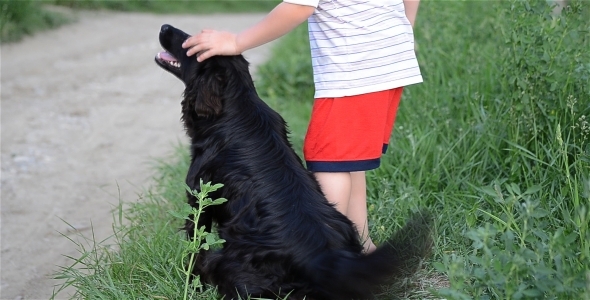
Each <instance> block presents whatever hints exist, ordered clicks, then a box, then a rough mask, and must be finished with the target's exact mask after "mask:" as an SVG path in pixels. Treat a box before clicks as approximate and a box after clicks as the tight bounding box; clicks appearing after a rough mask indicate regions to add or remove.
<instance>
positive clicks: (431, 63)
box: [62, 0, 590, 299]
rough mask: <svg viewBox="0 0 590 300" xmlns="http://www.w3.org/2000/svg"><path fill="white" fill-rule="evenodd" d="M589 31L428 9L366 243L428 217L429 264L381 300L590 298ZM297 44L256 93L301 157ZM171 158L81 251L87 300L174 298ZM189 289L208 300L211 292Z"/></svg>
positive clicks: (533, 13)
mask: <svg viewBox="0 0 590 300" xmlns="http://www.w3.org/2000/svg"><path fill="white" fill-rule="evenodd" d="M589 19H590V7H589V6H587V5H585V4H584V3H583V2H582V1H580V0H577V1H576V0H571V1H570V2H569V7H568V8H566V9H565V10H564V11H563V12H562V13H561V14H560V15H553V14H552V13H551V7H550V6H549V5H548V4H547V2H546V1H529V0H522V1H497V2H490V1H427V0H424V1H423V3H422V4H421V7H420V14H419V17H418V20H417V28H416V39H417V53H418V58H419V61H420V64H421V69H422V72H423V76H424V83H422V84H419V85H415V86H410V87H407V88H406V89H405V91H404V97H403V101H402V103H401V106H400V109H399V113H398V119H397V120H396V128H395V130H394V132H393V135H392V138H391V144H390V147H389V152H388V153H387V154H386V155H385V156H384V157H383V158H382V161H381V167H380V168H379V169H377V170H374V171H370V172H368V173H367V176H368V182H367V185H368V197H369V200H368V201H369V214H370V217H369V220H370V227H371V234H372V235H373V237H374V240H375V241H377V242H381V241H384V240H385V239H386V238H387V237H388V236H390V235H391V234H392V233H393V232H394V231H395V230H396V229H398V228H400V227H401V226H402V225H403V222H404V220H405V218H406V217H407V216H409V215H410V214H411V213H412V212H413V211H417V210H418V208H422V207H428V208H430V210H431V211H433V212H434V213H435V215H436V216H437V219H436V245H435V253H434V255H433V257H432V259H431V260H430V261H427V262H426V263H425V265H424V268H423V270H422V271H420V272H419V274H418V276H415V277H413V278H410V279H409V280H408V281H406V282H403V283H402V284H403V285H404V286H403V287H404V288H409V289H410V291H409V292H400V291H399V290H397V289H396V288H393V289H392V291H391V293H387V294H384V295H381V296H380V297H379V298H380V299H395V298H414V299H425V298H435V297H439V298H441V297H442V298H446V299H590V296H589V295H590V242H589V241H590V231H589V226H588V224H589V222H590V144H589V143H588V140H589V138H590V127H589V124H588V118H589V117H590V82H589V80H590V52H589V51H588V49H590V47H589V46H590V45H589V43H590V32H589V29H590V28H589V25H588V21H587V20H589ZM307 43H308V41H307V37H306V30H305V27H300V28H298V29H297V30H296V31H295V32H294V33H293V34H291V35H289V36H288V37H287V38H285V39H284V40H283V41H282V42H281V44H280V45H279V46H278V47H277V48H276V49H275V52H274V54H273V56H272V58H270V59H269V63H267V64H266V65H264V66H263V67H261V68H260V69H259V70H258V72H259V73H258V74H257V78H258V80H257V82H256V85H257V88H258V92H259V93H260V94H261V96H262V98H263V99H265V100H267V101H268V102H269V104H271V105H272V106H273V107H275V108H276V109H277V110H278V111H279V112H280V113H281V114H282V115H283V116H284V117H285V119H286V120H287V122H288V124H289V126H290V128H291V131H292V133H291V139H292V141H293V142H294V144H295V148H296V150H298V151H299V150H300V149H301V143H302V140H303V136H304V134H305V130H306V128H307V122H308V119H309V112H310V108H311V104H312V100H311V99H312V96H313V84H312V77H311V76H312V74H311V63H310V60H309V48H308V46H307V45H308V44H307ZM177 157H179V163H178V164H163V166H164V167H160V171H159V173H160V174H161V175H160V180H159V181H158V184H157V185H156V186H155V187H153V188H152V189H150V191H149V193H147V194H146V197H145V198H144V199H142V201H139V202H137V203H135V204H133V205H131V206H129V207H128V208H127V209H125V210H124V211H123V214H124V216H125V218H127V219H128V220H129V222H128V223H129V224H128V225H125V226H120V227H118V230H117V233H116V234H115V237H116V239H115V244H116V247H117V248H118V251H114V250H112V249H106V248H104V247H101V246H100V245H98V246H97V245H96V244H95V243H93V242H92V241H91V242H90V243H89V244H90V245H92V247H87V248H83V247H81V257H82V258H81V259H76V262H77V263H78V266H72V267H67V268H64V272H62V276H63V277H65V278H67V279H68V280H69V281H68V282H69V284H72V285H74V286H75V287H76V288H78V291H79V296H80V297H81V298H85V299H88V298H92V299H95V298H107V299H140V298H150V299H178V298H179V297H181V296H180V294H181V291H183V290H184V289H185V288H186V284H185V279H186V276H185V275H186V274H185V272H184V271H183V270H185V269H183V268H184V266H185V265H186V263H187V261H188V259H187V257H189V256H188V254H189V253H191V251H188V250H187V249H189V250H190V249H193V250H194V249H195V248H194V247H195V246H194V245H193V246H188V245H187V244H186V242H184V241H183V240H184V237H183V236H182V234H180V233H178V228H179V227H180V226H181V225H182V220H179V219H180V218H173V217H172V216H171V214H170V213H168V211H170V210H172V211H177V212H179V211H183V208H182V207H183V203H184V202H185V195H184V192H185V189H184V187H183V185H182V181H183V177H184V174H185V173H184V172H185V170H186V160H187V154H186V152H183V153H182V155H178V156H177ZM213 242H215V240H213ZM191 247H193V248H191ZM80 266H82V267H83V269H84V272H82V271H80V270H79V268H80ZM197 283H198V282H197ZM188 291H189V292H188V298H192V299H215V290H214V289H213V288H212V287H207V286H200V285H198V284H197V285H193V286H190V287H189V289H188ZM191 291H192V292H191ZM107 293H108V294H107ZM191 293H193V294H191ZM107 295H108V296H107ZM113 295H114V296H113ZM115 296H116V297H115Z"/></svg>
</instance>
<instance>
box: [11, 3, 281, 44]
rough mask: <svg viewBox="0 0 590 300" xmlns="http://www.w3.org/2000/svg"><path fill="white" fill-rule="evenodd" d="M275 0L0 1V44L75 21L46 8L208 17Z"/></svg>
mask: <svg viewBox="0 0 590 300" xmlns="http://www.w3.org/2000/svg"><path fill="white" fill-rule="evenodd" d="M277 3H279V1H278V0H217V1H214V0H173V1H164V0H44V1H37V0H0V42H3V43H6V42H15V41H19V40H21V39H22V38H23V37H24V36H27V35H32V34H34V33H36V32H38V31H42V30H46V29H51V28H55V27H58V26H60V25H63V24H66V23H69V22H73V21H75V20H74V18H72V17H71V16H67V15H65V14H63V13H60V12H57V11H56V10H51V9H47V7H48V5H54V6H63V7H68V8H72V9H94V10H96V9H107V10H117V11H136V12H137V11H139V12H150V13H163V14H166V13H168V14H169V13H176V14H210V13H238V12H239V13H246V12H268V11H270V10H271V9H272V8H274V7H275V6H276V4H277Z"/></svg>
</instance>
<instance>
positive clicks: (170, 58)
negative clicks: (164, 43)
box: [158, 51, 176, 61]
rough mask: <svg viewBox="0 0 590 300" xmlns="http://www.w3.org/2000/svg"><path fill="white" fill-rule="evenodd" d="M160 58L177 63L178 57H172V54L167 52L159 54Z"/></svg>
mask: <svg viewBox="0 0 590 300" xmlns="http://www.w3.org/2000/svg"><path fill="white" fill-rule="evenodd" d="M158 57H160V58H161V59H163V60H167V61H176V57H174V56H172V54H170V53H168V52H166V51H162V52H160V53H158Z"/></svg>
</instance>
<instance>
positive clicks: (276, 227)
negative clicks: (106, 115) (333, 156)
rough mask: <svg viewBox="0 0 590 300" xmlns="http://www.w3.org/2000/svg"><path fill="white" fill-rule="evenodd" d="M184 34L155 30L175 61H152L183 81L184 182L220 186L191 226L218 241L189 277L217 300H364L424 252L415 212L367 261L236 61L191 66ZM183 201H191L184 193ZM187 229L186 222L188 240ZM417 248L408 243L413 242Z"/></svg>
mask: <svg viewBox="0 0 590 300" xmlns="http://www.w3.org/2000/svg"><path fill="white" fill-rule="evenodd" d="M188 37H189V36H188V35H187V34H186V33H184V32H182V31H181V30H179V29H176V28H174V27H172V26H169V25H163V26H162V29H161V31H160V43H161V44H162V46H163V47H164V48H165V49H166V50H167V52H168V53H170V54H171V55H172V56H174V57H176V58H177V60H178V61H179V62H180V64H181V65H180V67H175V66H173V65H172V64H170V63H169V62H167V60H166V59H162V58H158V57H157V58H156V62H157V63H158V65H160V66H161V67H163V68H164V69H166V70H167V71H169V72H171V73H172V74H174V75H176V76H177V77H178V78H180V79H181V80H182V81H183V82H184V83H185V85H186V89H185V92H184V100H183V101H182V120H183V121H184V125H185V127H186V131H187V134H188V135H189V137H190V139H191V155H192V156H191V165H190V169H189V171H188V175H187V178H186V183H187V184H188V185H189V186H190V187H191V188H192V189H198V188H199V180H200V179H202V180H203V181H204V182H212V183H223V184H224V186H223V188H222V189H220V190H218V191H217V192H215V194H214V195H211V197H212V198H213V199H215V198H218V197H223V198H226V199H228V201H227V202H226V203H224V204H222V205H219V206H210V207H207V208H206V211H205V212H204V213H203V215H202V216H201V218H200V219H199V220H198V224H197V226H198V227H199V228H200V227H201V226H205V227H206V228H207V230H211V228H212V226H213V223H214V222H215V223H216V225H217V230H218V232H219V235H220V237H221V238H223V239H224V240H225V241H226V242H225V244H224V245H223V248H222V249H219V250H214V251H208V252H203V253H200V255H199V259H198V262H197V265H196V266H195V270H194V271H195V273H198V274H200V276H201V278H202V279H203V280H204V281H206V282H209V283H212V284H215V285H217V286H218V290H219V292H220V294H221V295H224V296H225V299H237V298H238V297H241V298H242V299H246V298H247V295H252V296H256V297H264V298H277V297H281V298H282V297H288V299H303V298H304V297H305V299H335V300H336V299H337V300H342V299H368V298H372V297H373V296H372V294H373V292H375V290H376V289H377V288H378V286H379V284H382V283H385V282H386V280H387V279H388V278H391V277H392V276H395V275H400V274H401V273H402V272H403V270H404V268H405V267H407V266H408V265H410V264H413V263H416V260H415V259H414V258H416V257H420V256H423V255H425V253H427V252H428V250H429V248H430V242H429V241H430V239H429V218H424V217H421V216H418V217H417V218H415V219H414V220H413V221H411V222H409V223H408V225H406V227H404V228H403V229H402V230H401V231H400V232H399V233H398V234H397V235H396V236H395V237H394V238H393V239H392V241H391V242H389V243H384V245H383V246H382V247H380V248H378V249H377V250H376V251H375V252H374V253H372V254H369V255H363V254H361V251H362V245H361V243H360V241H359V238H358V234H357V232H356V231H355V229H354V227H353V224H352V223H351V222H350V221H349V220H348V218H346V217H345V216H344V215H342V214H340V213H339V212H338V211H337V210H336V209H335V208H334V207H333V206H332V205H330V204H329V203H328V201H327V200H326V198H325V197H324V195H323V194H322V191H321V190H320V187H319V185H318V183H317V181H316V180H315V178H314V176H313V175H312V174H311V173H310V172H309V171H307V170H306V169H305V168H304V166H303V164H302V162H301V160H300V158H299V157H298V156H297V155H296V153H295V152H294V151H293V149H292V147H291V143H290V142H289V140H288V138H287V133H288V132H287V127H286V124H285V121H284V120H283V118H282V117H281V116H280V115H279V114H278V113H276V112H275V111H273V110H272V109H271V108H270V107H269V106H267V105H266V104H265V103H264V101H262V100H261V99H260V98H259V97H258V95H257V94H256V90H255V88H254V84H253V82H252V78H251V76H250V73H249V71H248V62H247V61H246V60H245V59H244V58H243V57H242V56H241V55H239V56H216V57H212V58H209V59H207V60H206V61H204V62H202V63H199V62H197V61H196V59H195V57H194V56H193V57H187V56H186V49H182V48H181V43H182V42H183V41H184V40H185V39H186V38H188ZM189 203H190V205H192V206H194V207H196V206H197V205H198V203H197V202H196V199H195V198H194V197H193V196H190V195H189ZM194 228H195V224H193V222H187V224H186V228H185V229H186V230H187V232H188V236H189V237H190V236H192V233H193V230H194ZM416 238H417V239H418V240H419V242H418V243H417V244H416V243H414V240H415V239H416Z"/></svg>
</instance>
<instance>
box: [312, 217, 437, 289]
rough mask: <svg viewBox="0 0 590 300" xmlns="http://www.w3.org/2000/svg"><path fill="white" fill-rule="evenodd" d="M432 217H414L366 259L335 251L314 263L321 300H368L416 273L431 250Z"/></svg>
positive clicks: (314, 275)
mask: <svg viewBox="0 0 590 300" xmlns="http://www.w3.org/2000/svg"><path fill="white" fill-rule="evenodd" d="M432 245H433V239H432V215H431V214H430V213H428V212H425V211H423V212H420V213H416V214H414V215H413V216H412V217H411V218H410V219H409V221H408V222H407V223H406V225H405V226H404V227H403V228H402V229H401V230H399V231H398V232H397V233H396V234H395V235H394V236H393V237H392V238H391V239H390V240H389V241H388V242H386V243H384V244H383V245H381V246H380V247H378V248H377V250H375V251H374V252H372V253H371V254H368V255H362V256H358V255H357V256H352V255H351V254H350V253H346V252H344V251H335V252H330V253H329V254H325V255H323V256H321V257H318V258H317V259H314V262H313V263H314V265H313V266H312V269H314V272H313V273H314V274H313V275H312V276H313V277H314V279H315V280H314V281H315V283H316V285H317V286H316V290H318V291H320V293H321V294H322V295H318V296H320V298H322V299H371V298H373V294H374V293H375V292H377V291H378V290H379V287H380V286H381V285H383V284H387V283H390V282H392V281H393V280H395V279H396V278H401V277H404V276H407V275H409V274H411V273H413V272H415V271H416V270H417V268H418V267H419V265H420V262H421V260H422V259H423V258H425V257H426V256H428V255H429V254H430V252H431V250H432Z"/></svg>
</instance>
